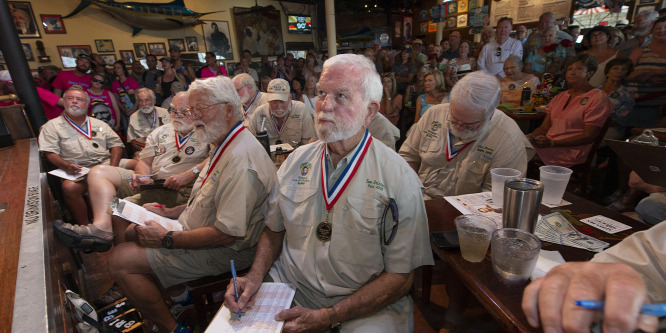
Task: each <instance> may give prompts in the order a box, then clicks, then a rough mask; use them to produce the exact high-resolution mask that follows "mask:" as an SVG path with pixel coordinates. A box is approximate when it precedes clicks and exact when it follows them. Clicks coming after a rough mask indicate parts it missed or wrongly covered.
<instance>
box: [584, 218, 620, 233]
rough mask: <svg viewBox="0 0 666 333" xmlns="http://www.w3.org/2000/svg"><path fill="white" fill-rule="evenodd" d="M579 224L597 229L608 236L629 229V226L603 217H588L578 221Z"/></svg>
mask: <svg viewBox="0 0 666 333" xmlns="http://www.w3.org/2000/svg"><path fill="white" fill-rule="evenodd" d="M580 221H581V222H583V223H585V224H589V225H591V226H593V227H595V228H597V229H600V230H602V231H605V232H607V233H609V234H614V233H618V232H620V231H625V230H627V229H631V227H630V226H628V225H626V224H624V223H620V222H618V221H615V220H613V219H611V218H608V217H605V216H603V215H596V216H592V217H588V218H586V219H582V220H580Z"/></svg>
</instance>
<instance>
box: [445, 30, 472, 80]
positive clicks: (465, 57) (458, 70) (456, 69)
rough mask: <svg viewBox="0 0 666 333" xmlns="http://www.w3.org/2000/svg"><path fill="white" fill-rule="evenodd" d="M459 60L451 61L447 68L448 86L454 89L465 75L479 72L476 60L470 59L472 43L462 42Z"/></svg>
mask: <svg viewBox="0 0 666 333" xmlns="http://www.w3.org/2000/svg"><path fill="white" fill-rule="evenodd" d="M458 51H459V52H458V54H459V56H458V58H454V59H451V61H449V65H448V66H447V67H446V84H447V85H448V86H449V87H453V86H454V85H455V84H456V82H458V80H460V79H462V78H463V77H464V76H465V75H467V74H469V73H471V72H473V71H475V70H477V69H478V68H477V65H476V59H474V58H471V57H470V43H469V42H468V41H466V40H464V41H462V42H460V46H459V47H458Z"/></svg>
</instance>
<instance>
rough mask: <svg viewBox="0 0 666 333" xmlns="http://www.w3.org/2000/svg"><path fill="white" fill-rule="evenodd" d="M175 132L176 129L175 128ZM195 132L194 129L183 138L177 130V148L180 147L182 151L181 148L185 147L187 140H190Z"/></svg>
mask: <svg viewBox="0 0 666 333" xmlns="http://www.w3.org/2000/svg"><path fill="white" fill-rule="evenodd" d="M174 132H176V131H175V130H174ZM193 133H194V131H192V132H190V134H188V135H187V136H186V137H184V138H181V137H180V134H178V132H176V137H175V138H174V139H176V149H178V151H180V150H181V149H183V147H185V145H186V144H187V141H190V137H191V136H192V134H193Z"/></svg>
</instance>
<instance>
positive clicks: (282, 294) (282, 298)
mask: <svg viewBox="0 0 666 333" xmlns="http://www.w3.org/2000/svg"><path fill="white" fill-rule="evenodd" d="M295 293H296V291H295V290H294V289H292V288H291V287H290V286H289V285H288V284H285V283H262V284H261V287H259V291H257V293H256V294H255V295H254V299H255V303H254V305H253V306H252V308H250V309H248V310H247V312H245V313H244V314H243V315H242V317H241V318H240V320H236V319H235V317H236V316H233V318H234V319H232V315H231V313H230V312H229V309H228V308H227V307H226V306H222V307H221V308H220V310H219V311H218V312H217V314H216V315H215V318H213V321H212V322H211V323H210V325H208V328H207V329H206V333H213V332H235V333H244V332H247V333H249V332H252V333H279V332H281V331H282V325H284V322H282V321H275V319H274V318H275V315H276V314H278V313H279V312H280V311H282V310H285V309H289V307H291V301H292V300H293V299H294V294H295Z"/></svg>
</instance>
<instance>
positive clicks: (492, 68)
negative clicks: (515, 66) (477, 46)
mask: <svg viewBox="0 0 666 333" xmlns="http://www.w3.org/2000/svg"><path fill="white" fill-rule="evenodd" d="M498 48H499V49H501V50H502V51H501V52H500V55H499V56H497V53H498V52H499V50H498ZM512 54H515V55H517V56H519V57H520V58H521V59H522V58H523V44H522V43H521V42H520V41H518V40H516V39H515V38H509V39H507V40H506V41H505V42H504V44H502V45H498V44H497V41H492V42H490V43H488V44H486V45H484V46H483V49H482V50H481V54H480V55H479V59H478V64H479V69H481V70H483V71H485V72H486V73H488V74H491V75H497V74H499V76H500V77H504V76H505V75H504V61H505V60H506V58H508V57H509V56H510V55H512Z"/></svg>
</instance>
